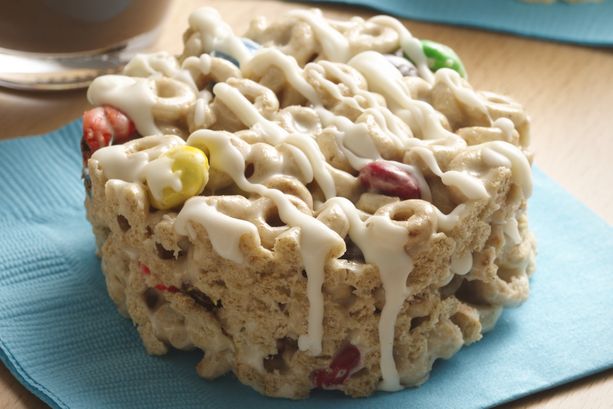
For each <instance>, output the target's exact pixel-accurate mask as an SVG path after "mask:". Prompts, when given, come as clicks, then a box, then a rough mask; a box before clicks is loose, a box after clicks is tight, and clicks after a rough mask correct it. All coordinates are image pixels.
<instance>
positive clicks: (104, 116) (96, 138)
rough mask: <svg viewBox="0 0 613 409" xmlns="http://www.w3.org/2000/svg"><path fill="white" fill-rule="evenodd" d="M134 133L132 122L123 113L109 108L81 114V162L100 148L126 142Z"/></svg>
mask: <svg viewBox="0 0 613 409" xmlns="http://www.w3.org/2000/svg"><path fill="white" fill-rule="evenodd" d="M135 132H136V127H135V126H134V122H132V121H131V120H130V118H128V117H127V116H126V115H125V114H124V113H123V112H121V111H119V110H117V109H115V108H113V107H110V106H104V107H97V108H94V109H90V110H89V111H85V112H84V113H83V140H82V141H81V150H82V153H83V161H84V162H87V159H89V157H90V156H91V155H92V153H94V152H95V151H97V150H98V149H100V148H103V147H105V146H109V145H111V144H113V143H114V144H121V143H124V142H127V141H129V140H130V139H131V137H132V136H133V135H134V133H135Z"/></svg>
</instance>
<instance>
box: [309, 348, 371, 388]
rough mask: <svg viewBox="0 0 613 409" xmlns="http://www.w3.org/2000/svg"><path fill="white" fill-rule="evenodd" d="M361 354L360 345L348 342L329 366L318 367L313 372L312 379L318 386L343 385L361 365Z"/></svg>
mask: <svg viewBox="0 0 613 409" xmlns="http://www.w3.org/2000/svg"><path fill="white" fill-rule="evenodd" d="M360 361H361V354H360V350H359V349H358V347H356V346H355V345H352V344H348V345H347V346H345V347H344V348H343V349H341V350H340V351H339V352H338V353H337V354H336V355H335V356H334V358H333V359H332V362H331V363H330V366H329V367H328V368H322V369H316V370H315V371H313V373H311V381H312V382H313V384H314V385H315V386H316V387H318V388H324V389H330V388H332V387H334V386H336V385H341V384H342V383H343V382H345V380H346V379H347V378H349V376H351V374H352V373H353V372H355V369H356V368H357V367H358V366H359V365H360Z"/></svg>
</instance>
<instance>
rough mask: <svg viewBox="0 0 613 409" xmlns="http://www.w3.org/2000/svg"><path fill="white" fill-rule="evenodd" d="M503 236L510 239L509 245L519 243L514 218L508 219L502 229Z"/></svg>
mask: <svg viewBox="0 0 613 409" xmlns="http://www.w3.org/2000/svg"><path fill="white" fill-rule="evenodd" d="M503 231H504V234H505V235H506V236H507V237H508V238H510V239H511V243H513V244H515V245H517V244H519V243H521V234H519V227H518V225H517V219H516V218H515V217H511V218H509V220H508V221H507V222H506V223H505V224H504V227H503Z"/></svg>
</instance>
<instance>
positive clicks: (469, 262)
mask: <svg viewBox="0 0 613 409" xmlns="http://www.w3.org/2000/svg"><path fill="white" fill-rule="evenodd" d="M450 267H451V271H452V272H453V273H454V274H458V275H461V276H463V275H465V274H467V273H468V272H469V271H470V270H471V269H472V268H473V255H472V253H471V252H469V251H467V252H466V253H464V254H462V255H461V256H460V255H456V256H454V257H452V258H451V266H450Z"/></svg>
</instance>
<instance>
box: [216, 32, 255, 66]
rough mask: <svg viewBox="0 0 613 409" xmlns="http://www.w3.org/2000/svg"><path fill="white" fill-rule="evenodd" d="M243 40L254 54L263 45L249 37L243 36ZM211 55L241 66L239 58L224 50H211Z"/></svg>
mask: <svg viewBox="0 0 613 409" xmlns="http://www.w3.org/2000/svg"><path fill="white" fill-rule="evenodd" d="M241 41H242V42H243V44H245V47H247V50H249V51H250V52H251V53H252V54H253V53H255V52H256V51H257V50H259V49H260V48H261V47H262V46H261V45H259V44H258V43H256V42H255V41H253V40H251V39H249V38H245V37H243V38H241ZM211 55H212V56H213V57H217V58H223V59H224V60H227V61H230V62H231V63H232V64H234V65H236V66H237V67H238V66H239V63H238V60H237V59H236V58H234V57H233V56H231V55H230V54H226V53H224V52H223V51H219V50H214V51H213V52H211Z"/></svg>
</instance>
